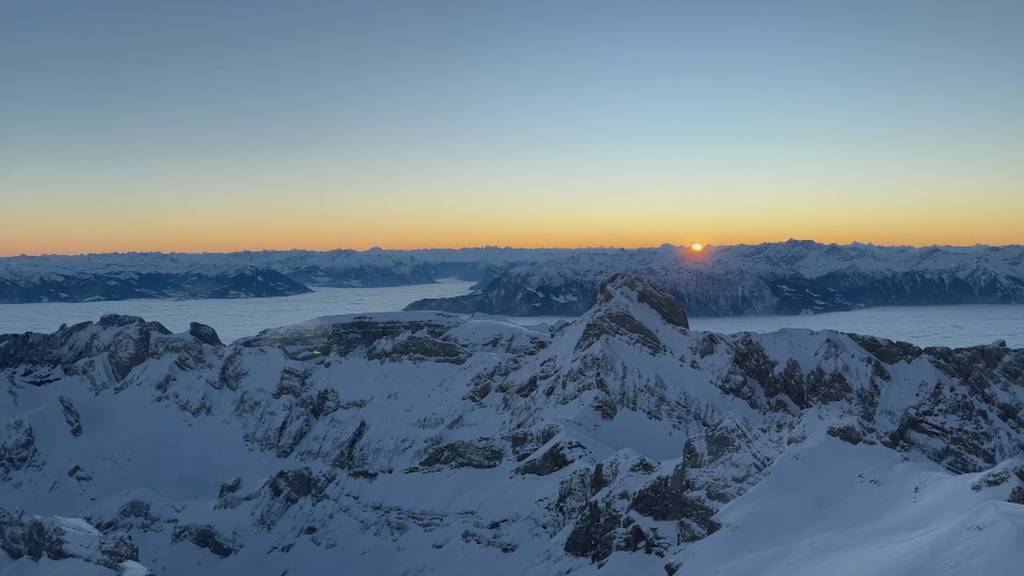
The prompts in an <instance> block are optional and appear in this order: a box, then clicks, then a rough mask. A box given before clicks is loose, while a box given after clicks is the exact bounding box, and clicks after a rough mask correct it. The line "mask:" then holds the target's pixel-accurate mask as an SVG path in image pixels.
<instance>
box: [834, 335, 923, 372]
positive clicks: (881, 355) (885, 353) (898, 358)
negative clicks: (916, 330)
mask: <svg viewBox="0 0 1024 576" xmlns="http://www.w3.org/2000/svg"><path fill="white" fill-rule="evenodd" d="M848 336H849V337H850V338H851V339H852V340H853V341H854V342H856V343H857V345H858V346H860V347H861V348H863V349H865V350H867V351H868V352H869V353H871V355H872V356H874V357H875V358H878V359H879V360H881V361H882V362H884V363H886V364H889V365H892V364H896V363H897V362H911V361H913V360H915V359H916V358H917V357H918V356H920V355H921V349H920V348H918V347H917V346H914V345H913V344H910V343H909V342H900V341H894V340H889V339H886V338H877V337H875V336H864V335H861V334H848Z"/></svg>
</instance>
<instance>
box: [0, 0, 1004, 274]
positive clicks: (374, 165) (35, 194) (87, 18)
mask: <svg viewBox="0 0 1024 576" xmlns="http://www.w3.org/2000/svg"><path fill="white" fill-rule="evenodd" d="M1022 30H1024V2H1020V1H1019V0H1018V1H1005V2H987V1H967V0H963V1H948V0H928V1H903V2H901V1H856V2H854V1H842V2H840V1H832V0H813V1H811V0H809V1H801V2H776V1H768V2H734V1H720V2H685V1H673V2H643V1H641V2H635V1H629V2H626V1H623V2H568V1H557V0H555V1H550V2H530V1H528V2H490V1H481V0H472V1H464V2H448V1H410V2H390V1H383V2H369V1H367V2H340V1H338V2H302V1H296V2H216V1H213V2H210V1H196V2H186V1H175V2H171V1H168V2H151V1H120V2H111V1H104V0H90V1H80V0H75V1H66V2H65V1H38V0H24V1H21V0H14V1H11V0H0V72H2V75H0V255H11V254H18V253H30V254H35V253H44V252H48V253H53V252H58V253H80V252H90V251H127V250H164V251H170V250H175V251H203V250H209V251H223V250H237V249H263V248H291V247H303V248H316V249H323V248H335V247H353V248H366V247H370V246H374V245H379V246H384V247H390V248H410V247H427V246H464V245H484V244H496V245H515V246H582V245H622V246H637V245H656V244H660V243H662V242H673V243H689V242H693V241H701V242H709V243H715V244H726V243H736V242H761V241H771V240H782V239H786V238H790V237H797V238H810V239H815V240H819V241H826V242H849V241H854V240H859V241H865V242H875V243H883V244H891V243H899V244H915V245H920V244H933V243H940V244H973V243H979V242H981V243H992V244H1003V243H1021V242H1024V222H1022V216H1024V33H1022V32H1021V31H1022Z"/></svg>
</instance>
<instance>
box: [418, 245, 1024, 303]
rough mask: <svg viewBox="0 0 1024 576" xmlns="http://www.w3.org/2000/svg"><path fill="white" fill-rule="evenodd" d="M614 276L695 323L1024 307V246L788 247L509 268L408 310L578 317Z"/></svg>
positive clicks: (676, 251) (674, 250) (641, 253)
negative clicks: (910, 308)
mask: <svg viewBox="0 0 1024 576" xmlns="http://www.w3.org/2000/svg"><path fill="white" fill-rule="evenodd" d="M613 272H628V273H632V274H637V275H640V276H644V277H646V278H650V279H653V280H655V281H657V282H659V283H661V284H662V285H664V286H665V287H666V288H668V289H669V291H670V292H671V293H672V294H673V295H675V297H676V298H677V299H678V300H679V301H680V302H681V303H683V305H684V306H686V308H687V310H689V311H690V312H691V313H692V314H694V315H695V316H732V315H742V314H800V313H815V312H832V311H840V310H851V309H856V308H864V307H870V306H887V305H888V306H900V305H932V304H982V303H1022V302H1024V247H1021V246H1005V247H990V246H976V247H966V248H965V247H931V248H909V247H891V246H871V245H863V244H851V245H847V246H838V245H834V244H829V245H826V244H818V243H815V242H804V241H789V242H782V243H774V244H761V245H757V246H746V245H738V246H722V247H708V248H706V249H705V250H704V252H701V253H699V254H695V253H691V252H689V251H688V250H686V249H684V248H679V247H676V246H671V245H665V246H662V247H660V248H653V249H636V250H626V251H618V252H605V253H600V254H587V253H585V252H580V253H573V254H570V255H568V256H566V257H565V258H563V259H561V260H559V261H549V262H546V263H544V264H542V265H536V264H521V265H516V266H512V267H509V268H508V269H506V270H505V271H504V272H503V273H501V274H499V275H497V276H496V277H495V278H494V279H493V280H491V281H490V282H487V283H481V285H480V289H479V290H477V291H476V292H474V293H472V294H468V295H465V296H458V297H454V298H445V299H435V300H422V301H419V302H415V303H413V304H412V305H410V306H409V309H410V310H444V311H449V312H459V313H471V312H486V313H490V314H505V315H514V316H540V315H554V316H576V315H579V314H582V313H583V312H584V311H585V310H586V306H587V303H588V302H590V299H591V297H592V296H593V294H594V291H595V290H596V288H597V286H598V285H599V284H600V282H601V281H602V280H603V279H604V278H605V277H607V275H608V274H609V273H613Z"/></svg>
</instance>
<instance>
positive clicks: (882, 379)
mask: <svg viewBox="0 0 1024 576" xmlns="http://www.w3.org/2000/svg"><path fill="white" fill-rule="evenodd" d="M602 290H603V293H604V294H605V296H604V297H603V298H601V299H600V302H599V304H597V305H595V307H594V308H592V309H591V310H590V311H588V312H587V313H586V314H585V315H584V316H583V317H581V318H579V319H577V320H575V321H572V322H562V323H558V324H555V325H552V326H535V327H523V326H519V325H516V324H513V323H510V322H506V321H503V320H501V319H496V318H491V317H478V318H469V319H467V318H462V317H459V316H455V315H451V314H443V313H388V314H356V315H345V316H334V317H329V318H321V319H319V320H316V321H311V322H305V323H301V324H298V325H294V326H289V327H285V328H280V329H273V330H267V331H264V332H262V333H261V334H259V335H257V336H253V337H251V338H246V339H243V340H241V341H239V342H237V343H235V344H232V345H228V346H214V345H209V344H204V343H202V342H200V341H199V340H197V339H196V338H193V337H192V336H190V335H189V334H186V333H178V334H163V333H160V331H159V330H158V329H156V328H155V327H154V326H153V325H147V324H144V323H143V322H142V321H141V320H133V319H130V318H117V319H112V318H107V319H105V320H104V321H103V322H101V323H97V324H90V325H86V326H79V327H73V328H70V329H65V330H63V331H61V332H58V333H55V334H54V335H51V336H42V335H26V336H19V337H0V387H2V388H3V390H2V391H0V392H2V393H0V479H2V482H0V508H2V509H7V510H9V511H10V510H14V509H17V510H23V511H25V513H27V514H31V515H36V516H38V517H42V518H51V520H48V522H54V523H56V525H59V526H60V527H62V530H63V533H64V534H65V540H66V542H65V546H64V549H65V551H67V552H68V555H69V556H71V557H70V558H65V559H54V558H47V557H45V556H44V557H42V558H40V559H39V560H38V561H37V560H34V559H31V558H28V557H20V558H11V557H8V556H7V555H5V554H0V574H3V575H36V574H40V575H41V574H63V573H67V574H116V573H121V574H126V575H127V574H130V575H132V576H135V575H136V574H143V573H145V571H146V570H149V571H151V572H152V573H154V574H190V573H191V574H200V573H201V574H210V575H219V574H223V575H230V574H268V575H271V574H272V575H275V576H276V575H279V574H282V573H285V572H287V573H288V574H319V573H325V572H332V573H333V572H337V571H340V572H342V573H345V574H352V575H362V574H366V575H370V574H384V575H389V574H394V575H399V574H446V575H452V574H454V575H459V574H467V575H468V574H479V573H481V572H486V573H488V574H493V575H495V576H497V575H504V574H508V575H512V574H516V575H519V574H531V575H538V576H539V575H554V574H598V573H600V574H665V573H666V572H667V571H671V570H678V572H676V573H677V574H681V575H686V576H689V575H704V574H721V575H732V576H740V575H755V574H756V575H773V574H778V575H787V576H791V575H805V574H806V575H812V574H814V575H817V574H823V573H828V574H849V575H854V574H857V575H874V574H877V575H883V574H884V575H889V574H921V575H926V574H927V575H938V576H942V575H958V574H992V575H1011V574H1019V568H1020V566H1022V565H1024V547H1021V546H1020V542H1021V536H1022V535H1024V506H1022V505H1020V504H1014V503H1010V502H1008V500H1009V499H1011V494H1013V493H1016V492H1014V490H1015V489H1020V490H1021V491H1022V492H1024V464H1022V461H1021V460H1020V457H1021V455H1022V454H1021V452H1022V449H1024V433H1022V431H1021V425H1020V423H1019V422H1018V420H1017V417H1016V416H1015V414H1013V413H1011V412H1012V410H1009V409H1007V408H1005V407H1006V406H1011V407H1012V406H1018V407H1019V406H1020V404H1021V401H1022V399H1024V372H1022V371H1021V370H1022V368H1024V351H1020V350H1011V349H1008V348H1005V347H999V346H987V347H978V348H974V349H965V350H954V351H947V352H942V351H940V352H936V354H939V353H941V355H940V356H933V355H930V354H926V353H923V352H922V351H921V350H916V351H914V350H908V349H906V348H899V347H897V346H896V345H894V344H892V343H890V342H886V341H879V340H862V339H859V338H854V337H851V336H849V335H846V334H842V333H838V332H831V331H817V332H816V331H810V330H783V331H779V332H774V333H769V334H737V335H732V336H723V335H719V334H714V333H708V332H699V331H690V330H687V329H686V328H685V327H684V326H680V325H678V322H675V321H672V318H674V317H673V315H672V314H671V312H672V311H671V310H667V309H666V308H665V307H664V305H663V304H662V305H658V304H657V303H655V304H652V303H651V299H650V298H649V296H650V295H652V294H654V295H655V296H657V295H658V294H660V295H661V296H665V297H666V298H668V297H667V295H665V294H664V293H661V292H658V291H657V288H655V287H653V286H650V285H648V284H647V283H645V282H643V281H635V282H628V281H627V282H624V281H621V280H615V281H610V282H609V283H608V284H607V285H606V286H604V287H603V288H602ZM642 295H646V296H647V297H644V296H642ZM655 302H657V300H655ZM872 350H874V351H872ZM883 358H884V359H885V360H884V361H883V360H882V359H883ZM964 367H969V368H971V370H970V371H971V375H970V381H969V382H968V381H967V380H966V379H964V378H962V377H960V376H958V375H957V374H958V370H961V369H963V368H964ZM794 374H798V375H794ZM787 386H789V388H786V387H787ZM783 389H784V390H788V391H781V390H783ZM1000 407H1002V408H1000ZM1007 410H1009V411H1007ZM76 425H77V426H76ZM76 430H77V432H76ZM844 431H845V432H844ZM842 437H846V438H847V439H846V440H843V439H841V438H842ZM851 438H852V439H851ZM1018 472H1019V473H1018ZM4 518H5V517H4V516H0V524H2V523H3V522H4V521H5V520H4ZM0 532H2V531H0ZM100 535H102V536H103V537H113V536H124V535H127V536H130V537H131V541H132V542H133V543H134V545H136V546H137V548H138V557H137V559H130V560H123V561H122V560H119V561H118V562H119V563H114V564H112V565H113V566H114V568H109V567H106V566H105V565H104V562H106V560H105V558H107V557H106V556H103V553H102V551H97V549H96V548H95V546H94V541H95V539H96V538H98V537H99V536H100ZM0 537H2V536H0ZM83 542H85V544H83ZM108 563H109V562H108Z"/></svg>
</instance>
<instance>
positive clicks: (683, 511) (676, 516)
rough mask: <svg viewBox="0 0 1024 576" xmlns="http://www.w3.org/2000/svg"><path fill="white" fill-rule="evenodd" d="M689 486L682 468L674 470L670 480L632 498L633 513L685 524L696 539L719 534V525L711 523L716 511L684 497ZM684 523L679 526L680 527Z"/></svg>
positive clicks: (661, 480)
mask: <svg viewBox="0 0 1024 576" xmlns="http://www.w3.org/2000/svg"><path fill="white" fill-rule="evenodd" d="M688 489H689V483H688V482H687V480H686V473H685V468H683V467H682V466H678V467H676V469H675V471H674V472H673V473H672V474H671V475H669V476H663V477H661V478H658V479H657V480H655V481H653V482H651V483H650V484H648V485H647V486H645V487H644V488H642V489H641V490H640V491H639V492H637V493H636V496H634V497H633V500H632V502H631V504H630V506H631V508H632V509H633V510H636V511H637V512H639V513H640V514H643V515H644V516H647V517H649V518H652V519H654V520H676V521H686V522H685V524H692V525H693V526H692V529H693V530H694V531H695V535H697V536H699V537H701V538H703V537H704V536H707V535H709V534H712V533H713V532H715V531H716V530H718V523H717V522H715V521H714V520H712V519H711V518H712V516H714V514H715V510H714V509H713V508H711V507H710V506H708V505H707V504H705V503H704V502H703V501H702V500H701V499H700V498H699V497H696V496H691V495H689V494H688V493H687V490H688ZM683 525H684V523H682V522H681V523H680V526H683Z"/></svg>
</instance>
